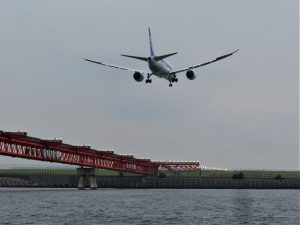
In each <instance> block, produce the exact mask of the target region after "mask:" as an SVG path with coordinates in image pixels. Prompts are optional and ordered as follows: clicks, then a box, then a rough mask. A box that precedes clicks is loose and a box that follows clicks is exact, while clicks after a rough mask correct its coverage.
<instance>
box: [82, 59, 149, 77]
mask: <svg viewBox="0 0 300 225" xmlns="http://www.w3.org/2000/svg"><path fill="white" fill-rule="evenodd" d="M82 59H84V60H85V61H88V62H92V63H96V64H100V65H103V66H108V67H112V68H116V69H120V70H128V71H132V72H140V73H142V74H150V73H151V72H147V71H143V70H139V69H131V68H126V67H122V66H116V65H111V64H107V63H103V62H97V61H93V60H90V59H86V58H82Z"/></svg>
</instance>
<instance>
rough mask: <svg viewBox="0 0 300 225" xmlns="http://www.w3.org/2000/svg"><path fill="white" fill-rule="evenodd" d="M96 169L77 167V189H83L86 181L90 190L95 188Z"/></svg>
mask: <svg viewBox="0 0 300 225" xmlns="http://www.w3.org/2000/svg"><path fill="white" fill-rule="evenodd" d="M96 170H97V169H96V168H77V175H78V176H79V181H78V189H80V190H84V189H85V187H86V184H87V183H88V186H89V188H90V189H91V190H96V189H97V181H96Z"/></svg>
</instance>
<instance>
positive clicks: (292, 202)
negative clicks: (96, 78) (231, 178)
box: [0, 188, 300, 225]
mask: <svg viewBox="0 0 300 225" xmlns="http://www.w3.org/2000/svg"><path fill="white" fill-rule="evenodd" d="M299 202H300V190H211V189H210V190H205V189H98V190H94V191H92V190H84V191H79V190H77V189H37V188H35V189H30V188H0V224H1V225H2V224H22V225H24V224H47V225H52V224H53V225H54V224H55V225H57V224H66V225H67V224H68V225H69V224H70V225H71V224H72V225H73V224H80V225H88V224H227V225H230V224H268V225H269V224H273V225H274V224H280V225H281V224H289V225H293V224H300V211H299V210H300V205H299V204H300V203H299Z"/></svg>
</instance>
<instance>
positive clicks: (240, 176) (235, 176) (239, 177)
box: [232, 172, 244, 179]
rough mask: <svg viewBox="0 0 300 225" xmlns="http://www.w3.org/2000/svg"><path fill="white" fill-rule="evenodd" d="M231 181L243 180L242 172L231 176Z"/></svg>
mask: <svg viewBox="0 0 300 225" xmlns="http://www.w3.org/2000/svg"><path fill="white" fill-rule="evenodd" d="M232 179H244V174H243V173H242V172H240V173H235V174H233V175H232Z"/></svg>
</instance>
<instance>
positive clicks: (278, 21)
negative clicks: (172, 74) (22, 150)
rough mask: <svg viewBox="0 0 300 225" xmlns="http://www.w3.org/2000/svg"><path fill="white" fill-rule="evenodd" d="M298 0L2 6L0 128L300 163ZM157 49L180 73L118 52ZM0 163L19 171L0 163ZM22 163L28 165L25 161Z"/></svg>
mask: <svg viewBox="0 0 300 225" xmlns="http://www.w3.org/2000/svg"><path fill="white" fill-rule="evenodd" d="M298 11H299V7H298V1H297V0H288V1H287V0H247V1H246V0H245V1H241V0H226V1H223V0H201V1H200V0H195V1H174V0H165V1H158V0H152V1H141V0H129V1H116V0H106V1H100V0H90V1H84V0H81V1H78V0H76V1H75V0H69V1H53V0H45V1H39V0H35V1H34V0H27V1H14V0H2V1H0V28H1V33H0V34H1V36H0V50H1V51H0V109H1V110H0V130H10V131H15V130H19V129H24V130H27V132H28V134H29V135H30V136H35V137H41V138H43V137H61V138H63V140H64V141H65V142H66V143H70V144H91V145H92V147H94V148H98V149H104V148H109V149H114V150H115V151H116V152H117V153H132V154H134V155H135V156H137V157H149V158H151V159H155V160H199V161H200V163H201V164H202V165H206V166H215V167H223V168H266V169H297V168H299V147H298V124H299V123H298V116H299V113H298V105H299V101H298V84H299V82H298V63H299V57H298V47H299V45H298V41H299V24H298ZM148 26H150V27H151V31H152V38H153V44H154V48H155V51H156V53H157V54H166V53H170V52H173V51H178V55H175V56H172V57H170V58H169V60H168V62H170V63H171V64H172V65H173V66H174V68H175V69H178V68H181V67H185V66H189V65H193V64H198V63H202V62H206V61H207V60H211V59H214V58H215V57H217V56H220V55H223V54H226V53H229V52H231V51H233V50H235V49H238V48H239V49H240V51H239V52H238V53H237V54H235V55H234V56H232V57H229V58H227V59H225V60H222V61H219V62H217V63H215V64H211V65H208V66H207V67H202V68H199V69H195V73H196V75H197V78H196V80H194V81H190V80H187V78H186V77H185V74H184V73H182V74H179V75H178V79H179V82H178V83H175V84H174V86H173V87H172V88H169V87H168V82H167V81H166V80H162V79H158V78H155V77H153V79H152V83H151V84H145V83H144V82H142V83H138V82H136V81H134V79H133V77H132V73H131V72H128V71H122V70H120V71H119V70H116V69H112V68H106V67H102V66H100V65H96V64H92V63H88V62H85V61H83V60H81V59H80V56H82V57H87V58H91V59H95V60H99V61H100V60H101V61H104V62H108V63H113V64H117V65H121V66H127V67H131V68H138V69H144V70H145V69H146V70H147V69H148V68H147V64H146V63H145V62H142V61H137V60H134V59H129V58H124V57H121V56H120V54H131V55H138V56H148V55H149V44H148V34H147V28H148ZM0 163H1V164H2V165H3V164H8V163H12V164H13V163H15V164H18V163H19V164H22V163H26V160H15V159H11V158H9V157H5V156H0ZM28 163H29V162H28Z"/></svg>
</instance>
